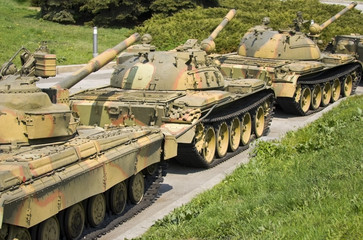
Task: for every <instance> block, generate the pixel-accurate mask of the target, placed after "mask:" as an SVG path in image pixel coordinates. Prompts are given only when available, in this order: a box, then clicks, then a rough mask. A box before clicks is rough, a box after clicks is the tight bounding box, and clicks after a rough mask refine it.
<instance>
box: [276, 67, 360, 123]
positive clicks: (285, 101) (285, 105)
mask: <svg viewBox="0 0 363 240" xmlns="http://www.w3.org/2000/svg"><path fill="white" fill-rule="evenodd" d="M359 68H360V69H362V67H361V65H360V64H359V63H356V64H350V66H349V67H348V68H346V66H341V67H339V68H336V69H334V71H331V72H328V73H327V72H321V74H320V75H319V76H318V78H316V76H317V75H314V76H313V77H310V78H307V77H301V78H299V79H298V84H301V86H302V87H310V88H312V86H314V85H315V84H323V83H326V82H331V81H333V80H334V79H337V78H341V77H344V76H345V75H347V74H349V73H352V72H354V71H356V70H358V71H357V73H358V74H359V76H358V81H354V82H353V88H352V93H351V94H354V93H355V90H356V89H357V87H358V85H359V82H360V81H361V78H362V70H360V71H359ZM295 96H296V93H295V95H294V97H293V98H285V97H280V98H277V103H278V104H279V106H280V107H281V108H282V109H283V110H284V111H286V112H289V113H292V114H296V115H301V116H305V115H310V114H313V113H315V112H318V111H320V110H322V109H324V107H319V108H317V109H315V110H311V109H309V110H308V111H307V112H304V111H302V109H301V108H300V105H299V103H298V102H296V101H295Z"/></svg>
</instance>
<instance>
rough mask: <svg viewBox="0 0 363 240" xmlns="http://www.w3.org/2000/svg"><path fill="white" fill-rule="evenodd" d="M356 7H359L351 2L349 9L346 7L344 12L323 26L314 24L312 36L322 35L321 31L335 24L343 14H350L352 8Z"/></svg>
mask: <svg viewBox="0 0 363 240" xmlns="http://www.w3.org/2000/svg"><path fill="white" fill-rule="evenodd" d="M355 6H357V2H351V3H350V4H349V5H348V6H347V7H345V8H344V9H343V10H341V11H340V12H338V13H337V14H335V15H334V16H333V17H331V18H330V19H328V20H327V21H325V22H324V23H323V24H321V25H318V24H316V23H314V24H312V25H311V26H310V27H309V31H310V34H312V35H317V34H320V33H321V31H323V30H324V28H326V27H327V26H329V25H330V24H331V23H333V22H334V21H335V20H337V19H338V18H340V17H341V16H342V15H343V14H345V13H346V12H348V11H349V10H351V9H352V8H354V7H355Z"/></svg>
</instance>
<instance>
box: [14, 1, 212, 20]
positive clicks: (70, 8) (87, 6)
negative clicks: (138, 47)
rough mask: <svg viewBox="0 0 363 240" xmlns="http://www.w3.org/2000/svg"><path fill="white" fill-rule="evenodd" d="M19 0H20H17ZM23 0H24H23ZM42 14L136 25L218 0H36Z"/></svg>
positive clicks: (54, 18)
mask: <svg viewBox="0 0 363 240" xmlns="http://www.w3.org/2000/svg"><path fill="white" fill-rule="evenodd" d="M19 1H20V0H19ZM24 1H25V0H24ZM36 1H39V5H40V6H41V8H42V11H41V13H42V18H43V19H46V20H50V21H55V22H59V23H66V24H67V23H68V24H69V23H72V24H74V23H75V24H86V25H97V26H135V25H138V24H141V23H142V22H143V21H145V20H146V19H149V18H150V17H151V16H152V14H154V13H163V14H166V15H171V14H173V13H175V12H178V11H180V10H181V9H192V8H195V7H196V6H205V7H211V6H217V5H218V1H217V0H212V1H208V0H193V1H187V0H177V1H174V0H104V1H95V0H74V1H71V0H59V1H52V0H36Z"/></svg>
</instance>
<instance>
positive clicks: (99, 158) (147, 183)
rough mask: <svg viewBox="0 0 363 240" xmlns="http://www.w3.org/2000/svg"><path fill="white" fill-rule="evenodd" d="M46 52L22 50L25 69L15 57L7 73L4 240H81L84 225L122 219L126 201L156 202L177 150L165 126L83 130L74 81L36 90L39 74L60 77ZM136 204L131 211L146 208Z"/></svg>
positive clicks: (0, 161) (0, 135) (97, 63)
mask: <svg viewBox="0 0 363 240" xmlns="http://www.w3.org/2000/svg"><path fill="white" fill-rule="evenodd" d="M137 39H138V35H137V34H135V35H132V36H131V37H129V38H128V39H126V40H125V41H123V42H121V43H120V44H119V45H117V46H116V47H114V48H112V49H109V50H107V51H106V52H104V53H102V54H101V55H99V56H98V57H96V58H95V59H94V60H92V61H91V62H90V63H89V64H88V65H86V67H84V68H83V69H81V70H80V71H78V73H80V74H82V76H83V77H84V76H86V75H88V74H89V73H90V72H92V71H95V70H97V69H98V68H100V67H102V66H103V65H104V64H106V63H107V62H108V61H110V60H112V59H114V57H115V56H116V55H117V54H118V53H119V52H120V51H122V50H123V49H125V48H127V47H128V46H129V45H130V44H132V43H133V42H135V41H136V40H137ZM44 50H45V48H42V49H40V51H37V52H36V53H35V54H32V53H31V52H30V51H28V50H26V49H25V48H22V49H20V50H19V52H18V53H17V54H20V57H21V62H22V67H21V68H20V69H17V68H16V67H15V66H14V64H13V63H12V62H13V60H14V58H15V56H16V55H14V57H13V58H12V59H10V61H9V62H8V63H5V64H4V65H3V66H2V68H1V71H0V72H1V78H0V152H1V155H0V239H4V240H13V239H19V240H31V239H33V240H35V239H37V240H56V239H78V238H79V237H80V236H81V235H82V233H83V231H84V228H85V226H90V227H100V226H102V224H105V222H106V220H105V219H106V218H107V219H108V218H110V216H111V215H112V214H113V216H121V215H120V214H121V213H122V212H123V211H124V209H125V205H126V203H127V202H131V203H132V204H138V203H141V202H142V203H144V201H147V202H150V203H151V200H152V198H154V197H155V195H156V193H155V189H156V188H157V186H158V185H159V184H160V181H161V180H162V168H161V165H162V164H163V162H164V160H166V159H168V158H171V157H174V156H175V155H176V152H177V144H176V141H175V139H174V138H173V136H165V135H164V134H163V133H162V132H161V130H160V129H159V128H153V127H112V128H100V127H93V126H80V120H79V118H78V117H75V115H74V114H73V112H72V111H71V109H70V107H69V104H68V103H69V99H68V93H67V92H68V90H67V89H66V88H68V87H70V86H71V84H69V79H68V80H66V81H64V82H62V83H61V84H59V85H57V86H55V87H54V88H51V89H40V88H38V87H37V86H36V85H35V82H36V81H38V80H39V79H38V76H42V77H48V76H54V75H55V62H56V60H55V55H52V54H49V53H47V52H46V51H44ZM62 87H63V88H62ZM166 146H167V147H166ZM145 191H146V192H145ZM150 191H151V192H150ZM144 196H145V197H144ZM137 206H139V205H135V207H134V208H131V209H130V210H129V211H135V212H137V211H139V210H140V209H139V208H138V207H137ZM130 207H131V206H130ZM143 207H145V206H143ZM127 208H128V209H129V207H127ZM135 212H134V213H135ZM131 213H132V212H131ZM128 214H129V212H128ZM129 215H132V214H129ZM113 218H115V217H113ZM120 218H123V219H122V220H120V221H124V219H125V217H124V216H121V217H120ZM120 221H118V222H117V223H119V222H120Z"/></svg>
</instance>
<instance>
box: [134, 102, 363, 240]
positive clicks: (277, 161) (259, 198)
mask: <svg viewBox="0 0 363 240" xmlns="http://www.w3.org/2000/svg"><path fill="white" fill-rule="evenodd" d="M362 106H363V96H357V97H351V98H349V99H347V100H345V101H343V102H342V103H341V104H340V105H339V106H338V107H337V108H335V109H333V110H332V111H330V112H329V113H327V114H325V115H324V116H323V117H322V118H321V119H319V120H317V121H316V122H314V123H312V124H311V125H309V126H308V127H306V128H304V129H301V130H298V131H297V132H290V133H288V134H287V136H286V137H285V138H283V139H282V140H279V141H273V142H259V144H258V146H257V147H256V149H255V150H254V157H253V158H252V159H251V161H250V163H249V164H247V165H244V166H242V167H240V168H238V169H237V170H236V171H235V172H234V173H233V174H231V175H230V176H228V177H227V178H226V179H225V180H224V181H223V182H222V183H220V184H219V185H217V186H216V187H214V188H213V189H212V190H210V191H207V192H205V193H203V194H201V195H199V196H198V197H196V198H195V199H193V200H192V201H191V202H190V203H189V204H187V205H184V206H182V207H181V208H178V209H176V210H174V211H173V212H172V213H171V214H169V215H168V216H166V217H165V218H164V219H162V220H160V221H158V222H157V223H156V224H155V225H154V226H153V227H151V228H150V229H149V230H148V232H147V233H146V234H144V235H143V236H142V237H141V239H363V232H362V229H363V178H362V176H363V159H362V156H363V136H362V134H359V133H360V132H361V131H362V126H363V113H362Z"/></svg>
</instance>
